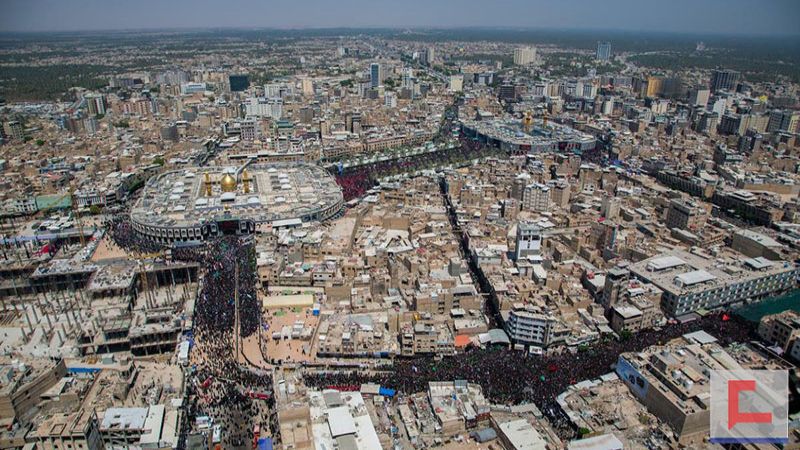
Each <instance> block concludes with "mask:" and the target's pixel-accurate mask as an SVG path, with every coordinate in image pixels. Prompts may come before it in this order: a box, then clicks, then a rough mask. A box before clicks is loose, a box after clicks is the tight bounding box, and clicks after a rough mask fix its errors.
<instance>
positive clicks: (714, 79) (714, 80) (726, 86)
mask: <svg viewBox="0 0 800 450" xmlns="http://www.w3.org/2000/svg"><path fill="white" fill-rule="evenodd" d="M740 77H741V74H740V73H739V72H737V71H735V70H728V69H715V70H714V71H713V72H711V92H719V91H735V90H736V85H737V84H738V83H739V78H740Z"/></svg>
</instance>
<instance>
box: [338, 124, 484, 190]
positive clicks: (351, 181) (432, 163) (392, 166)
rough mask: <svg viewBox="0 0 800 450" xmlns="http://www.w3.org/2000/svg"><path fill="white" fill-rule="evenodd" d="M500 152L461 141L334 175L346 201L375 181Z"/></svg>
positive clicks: (371, 186)
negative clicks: (443, 148)
mask: <svg viewBox="0 0 800 450" xmlns="http://www.w3.org/2000/svg"><path fill="white" fill-rule="evenodd" d="M498 154H499V151H497V150H496V149H491V148H488V147H485V146H484V145H483V144H481V143H480V142H476V141H473V140H470V139H462V140H461V142H460V144H459V146H458V147H454V148H450V149H447V150H441V151H438V152H435V153H427V154H422V155H417V156H409V157H401V158H399V159H392V160H387V161H379V162H375V163H372V164H369V165H367V166H362V167H357V168H354V169H349V170H347V171H346V172H343V173H339V174H337V175H336V182H337V183H338V184H339V186H340V187H341V188H342V195H343V196H344V200H345V201H350V200H352V199H354V198H359V197H361V196H363V195H364V194H365V193H366V192H367V191H368V190H370V189H372V188H373V187H374V186H375V185H376V183H377V181H376V180H378V179H380V178H383V177H388V176H393V175H399V174H403V173H409V172H415V171H418V170H424V169H434V168H437V167H441V166H445V165H457V164H459V163H463V162H465V161H470V160H475V159H480V158H485V157H489V156H497V155H498Z"/></svg>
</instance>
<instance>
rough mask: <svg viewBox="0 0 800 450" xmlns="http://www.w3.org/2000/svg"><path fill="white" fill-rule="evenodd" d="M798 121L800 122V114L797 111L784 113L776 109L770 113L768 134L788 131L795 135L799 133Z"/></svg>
mask: <svg viewBox="0 0 800 450" xmlns="http://www.w3.org/2000/svg"><path fill="white" fill-rule="evenodd" d="M798 120H800V113H798V112H797V111H782V110H779V109H776V110H774V111H772V112H770V113H769V122H768V123H767V132H768V133H775V132H777V131H788V132H790V133H794V132H796V131H797V123H798Z"/></svg>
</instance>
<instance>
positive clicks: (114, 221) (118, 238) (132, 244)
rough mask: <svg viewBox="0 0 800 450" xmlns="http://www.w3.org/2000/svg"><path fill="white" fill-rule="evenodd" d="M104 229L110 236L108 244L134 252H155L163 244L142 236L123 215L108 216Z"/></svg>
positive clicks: (160, 248)
mask: <svg viewBox="0 0 800 450" xmlns="http://www.w3.org/2000/svg"><path fill="white" fill-rule="evenodd" d="M105 226H106V229H107V230H108V233H109V235H110V236H111V242H109V245H111V246H112V247H113V246H116V247H117V248H120V249H123V250H126V251H129V252H136V253H155V252H158V251H160V250H162V248H163V246H162V245H161V244H159V243H157V242H153V241H152V240H150V239H146V238H144V237H143V236H142V235H141V234H139V233H137V232H136V230H134V229H133V224H131V221H130V219H129V218H128V217H126V216H125V215H122V214H120V215H116V216H113V217H111V218H109V219H108V220H107V221H106V223H105Z"/></svg>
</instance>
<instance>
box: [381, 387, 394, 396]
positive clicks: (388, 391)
mask: <svg viewBox="0 0 800 450" xmlns="http://www.w3.org/2000/svg"><path fill="white" fill-rule="evenodd" d="M378 394H380V395H383V396H384V397H394V394H396V391H395V390H394V389H389V388H385V387H381V388H380V390H378Z"/></svg>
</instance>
